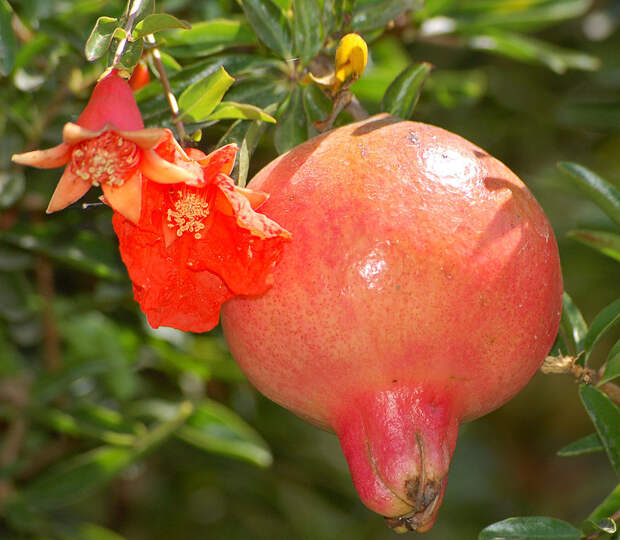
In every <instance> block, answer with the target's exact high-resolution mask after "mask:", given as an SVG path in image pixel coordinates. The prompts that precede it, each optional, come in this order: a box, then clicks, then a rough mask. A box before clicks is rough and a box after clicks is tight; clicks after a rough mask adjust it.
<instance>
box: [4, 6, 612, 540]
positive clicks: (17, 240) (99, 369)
mask: <svg viewBox="0 0 620 540" xmlns="http://www.w3.org/2000/svg"><path fill="white" fill-rule="evenodd" d="M268 3H269V5H270V6H272V7H274V6H276V7H277V6H279V8H282V9H283V10H284V12H285V13H289V11H290V9H291V5H292V4H291V2H290V1H289V0H278V1H277V3H271V2H268ZM308 3H309V2H296V3H295V5H296V6H298V8H296V9H297V10H298V11H296V13H298V12H301V11H302V9H303V6H305V5H307V4H308ZM260 4H261V3H260V2H259V1H258V0H253V1H248V2H243V6H242V5H241V4H238V3H235V2H232V1H227V0H219V1H212V2H201V3H197V2H191V1H189V0H167V1H162V2H161V3H160V4H158V6H157V10H158V11H162V10H165V11H166V12H167V13H171V14H174V15H175V16H177V17H179V18H181V19H184V20H187V21H189V22H190V23H192V25H193V26H194V28H198V29H199V30H196V32H195V33H194V34H185V36H187V35H190V37H184V34H183V32H184V31H183V30H172V31H167V32H162V33H161V34H158V39H160V41H161V48H162V51H163V52H164V53H165V58H164V59H165V61H166V66H167V69H168V71H169V75H170V76H171V82H172V84H173V89H175V91H177V94H178V92H180V91H182V90H183V89H184V88H185V87H187V86H188V84H189V83H191V82H196V81H197V80H199V79H201V78H202V77H204V76H205V75H208V74H209V73H212V72H213V71H214V69H215V68H216V67H218V66H219V65H224V66H225V67H226V69H227V70H228V71H229V72H230V73H231V75H233V76H234V77H235V78H236V82H235V83H234V84H233V86H232V87H231V89H230V90H229V92H228V93H227V94H226V96H225V99H226V100H230V101H238V102H243V103H250V104H253V105H256V106H258V107H261V108H263V109H266V110H267V111H268V112H270V113H271V114H273V115H275V116H277V117H278V120H279V122H278V124H277V125H276V127H275V128H274V127H269V126H267V125H266V124H259V123H258V122H256V121H251V120H245V121H239V122H233V121H231V120H225V121H220V122H214V121H212V120H208V119H206V118H205V119H203V121H198V122H196V123H195V125H193V126H191V127H192V130H190V131H193V130H195V129H201V130H202V139H201V140H200V142H199V143H198V145H199V146H200V147H201V148H203V149H205V150H209V149H211V148H213V147H214V146H215V145H216V144H218V143H219V142H221V141H228V140H236V141H239V142H243V141H244V140H245V141H246V143H247V144H246V146H249V148H250V150H252V149H253V148H254V147H256V150H255V152H254V154H253V155H251V160H250V169H249V176H248V177H249V178H250V177H251V176H252V175H253V174H254V173H255V172H256V171H258V170H259V169H260V167H261V166H262V165H264V164H265V163H267V162H268V161H270V160H271V159H273V158H274V157H275V156H276V155H277V153H278V152H282V151H284V150H286V149H287V148H288V147H289V146H290V145H292V144H295V143H297V142H300V141H301V140H304V139H306V138H307V137H308V136H311V135H312V134H314V133H315V132H314V128H313V127H312V125H311V121H312V120H317V119H320V114H321V113H324V112H325V111H328V110H329V101H328V100H327V98H326V97H325V96H324V95H323V94H316V92H315V91H316V88H314V87H312V89H310V90H308V88H309V87H306V86H304V85H301V84H300V82H299V79H300V78H301V74H302V72H301V71H295V70H294V68H293V71H291V68H290V63H289V64H286V63H285V62H282V60H280V59H279V58H278V51H277V50H276V49H277V48H278V46H277V45H276V46H275V48H274V46H270V45H269V37H268V35H269V34H273V29H269V28H268V29H267V30H263V31H262V33H261V31H260V27H259V30H258V31H257V33H258V34H259V38H258V39H257V37H256V36H255V35H254V33H253V31H252V30H251V28H250V26H249V25H248V23H247V22H246V21H247V18H249V19H250V20H251V21H253V19H252V17H253V13H254V12H253V9H254V7H255V6H259V5H260ZM344 4H345V8H346V2H345V3H344ZM357 4H358V5H357V6H356V7H355V9H354V11H353V12H352V13H353V14H354V16H353V18H352V19H351V18H347V16H343V18H342V19H341V20H340V21H339V20H338V17H335V16H329V13H330V12H328V16H326V17H325V18H324V19H323V21H324V24H323V26H322V29H323V30H322V31H323V33H322V35H321V36H319V37H320V38H321V42H322V44H323V46H322V47H321V42H320V43H319V45H318V48H317V49H316V50H315V51H310V52H311V54H309V55H308V59H310V58H312V57H314V55H315V54H316V52H317V51H318V50H319V48H320V49H321V51H322V54H324V55H325V58H328V59H329V58H331V55H333V51H334V49H335V45H336V43H337V38H338V37H340V35H341V34H342V32H341V30H342V29H343V28H344V27H345V26H346V25H347V23H348V24H349V26H350V28H352V29H357V30H358V31H360V32H362V34H363V35H364V36H365V37H366V38H367V40H368V42H369V44H370V60H369V64H368V67H367V69H366V71H365V73H364V75H363V76H362V78H361V79H360V80H359V81H358V82H357V83H355V85H354V86H353V88H352V90H353V93H354V94H355V95H356V96H357V98H358V99H359V101H360V103H361V105H362V106H363V107H364V108H365V109H366V110H367V111H369V112H370V113H375V112H379V111H380V110H381V100H382V97H383V95H384V92H385V90H386V88H387V87H388V85H389V84H390V82H391V81H392V80H393V79H394V78H395V77H396V76H397V75H398V74H399V73H400V72H401V71H402V70H403V69H404V68H406V67H407V66H408V65H410V64H411V63H412V62H423V61H425V62H430V63H432V64H433V65H434V66H435V69H434V71H433V72H432V74H431V75H430V77H429V79H428V80H427V82H426V84H425V86H424V89H423V91H422V94H421V97H420V100H419V103H418V105H417V107H416V109H415V111H414V119H415V120H418V121H422V122H428V123H432V124H436V125H439V126H441V127H444V128H446V129H448V130H450V131H454V132H456V133H459V134H460V135H462V136H464V137H465V138H467V139H470V140H472V141H473V142H475V143H476V144H478V145H480V146H482V147H483V148H485V149H486V150H487V151H489V152H490V153H491V154H493V155H494V156H496V157H497V158H499V159H501V160H502V161H504V162H505V163H507V164H508V165H509V166H510V167H511V168H512V169H513V170H514V171H515V172H516V173H517V174H518V175H519V176H520V177H521V178H522V179H523V180H524V181H525V183H526V184H527V185H528V187H529V188H530V189H531V190H532V191H533V192H534V194H535V195H536V197H537V198H538V200H539V202H540V204H541V205H542V207H543V208H544V209H545V211H546V213H547V215H548V216H549V218H550V221H551V223H552V224H553V227H554V230H555V232H556V235H557V238H558V243H559V247H560V253H561V258H562V264H563V272H564V279H565V288H566V291H567V292H568V293H569V294H570V295H571V296H572V298H573V300H574V301H575V303H576V305H578V306H579V308H580V309H581V311H582V312H583V315H584V317H585V319H586V320H587V321H588V322H590V321H592V319H593V318H594V317H595V315H596V314H597V313H598V312H599V311H600V310H601V309H602V308H603V307H604V306H606V305H608V304H609V303H610V302H612V301H613V300H614V299H616V298H618V297H619V296H620V279H619V276H620V273H619V267H618V261H617V260H614V259H613V258H609V257H605V256H604V255H602V254H600V253H598V252H597V251H595V250H593V249H591V248H590V247H587V246H585V245H583V244H581V243H579V242H577V241H576V240H575V239H574V238H568V237H567V233H568V232H569V231H571V230H574V229H583V228H589V229H596V230H606V231H614V230H617V228H616V229H615V228H614V223H613V222H612V221H611V220H610V219H609V218H608V217H607V216H606V215H605V213H603V212H602V211H601V210H600V209H599V208H598V207H597V205H596V204H594V203H593V202H591V201H590V200H589V199H588V198H587V197H585V196H584V195H583V193H582V191H580V190H579V189H577V188H576V187H575V185H574V183H572V182H571V181H570V180H569V178H568V176H567V175H566V174H565V173H563V172H561V171H560V170H559V169H558V168H557V167H556V162H558V161H573V162H578V163H581V164H583V165H585V166H586V167H588V168H589V169H592V170H595V171H597V173H599V174H600V175H601V176H602V177H604V178H606V179H607V180H608V181H609V182H611V183H612V184H613V183H615V184H616V185H618V181H619V179H620V160H619V157H618V156H619V155H620V54H618V53H619V52H620V3H619V2H617V1H597V2H591V1H580V0H564V1H553V0H529V1H526V2H517V1H499V0H497V1H494V0H475V1H468V2H465V1H462V2H457V1H452V0H435V1H431V0H429V1H428V2H427V3H426V7H425V8H424V9H423V10H418V11H413V12H405V13H400V11H401V10H400V9H396V11H395V15H394V16H395V17H396V20H395V22H393V23H389V24H388V20H380V19H379V20H378V21H376V23H377V24H378V27H373V24H371V23H368V22H367V21H368V20H369V19H370V20H372V19H373V17H370V18H364V17H363V16H362V15H363V14H364V13H365V11H364V10H368V9H370V8H373V6H375V4H377V2H372V1H370V0H360V1H358V2H357ZM401 4H402V6H405V7H407V6H408V7H411V8H418V7H420V6H419V5H418V3H417V2H415V1H412V2H401ZM316 5H317V6H323V8H324V9H326V10H328V8H329V6H330V5H331V4H330V2H329V0H324V2H319V3H318V4H316ZM394 5H395V2H384V3H383V4H381V12H382V13H384V12H386V11H387V10H388V9H389V8H391V7H393V6H394ZM293 7H294V6H293ZM124 8H125V6H124V5H121V4H120V3H119V2H104V1H98V0H80V1H77V0H76V1H70V0H67V1H59V2H49V1H47V0H31V1H19V0H15V1H11V2H10V5H9V3H7V2H6V1H5V0H0V28H1V29H2V32H0V36H1V37H2V43H0V70H1V71H2V72H3V77H2V78H0V102H1V103H2V104H3V105H2V109H1V112H0V149H1V150H0V165H1V169H0V430H1V433H2V441H1V446H0V513H1V515H2V516H3V519H2V521H0V537H2V538H21V537H24V538H63V539H72V540H78V539H79V540H113V539H118V538H127V539H136V540H141V539H157V538H161V539H164V538H166V539H167V538H178V539H187V540H191V539H203V538H213V539H218V540H219V539H228V538H231V539H238V538H256V539H263V538H264V539H270V540H271V539H277V538H282V539H284V538H304V539H315V538H316V539H321V540H324V539H331V538H333V539H336V538H338V539H371V538H372V539H379V538H393V533H392V532H390V531H389V530H388V529H387V528H386V527H385V526H384V524H383V521H382V519H381V518H380V517H378V516H376V515H374V514H373V513H371V512H370V511H368V510H366V509H365V508H364V507H363V505H362V504H361V503H360V502H359V500H358V498H357V496H356V494H355V491H354V489H353V487H352V484H351V481H350V477H349V473H348V470H347V466H346V463H345V460H344V458H343V456H342V454H341V452H340V449H339V446H338V441H337V439H336V437H335V436H333V435H331V434H328V433H324V432H322V431H319V430H317V429H315V428H313V427H311V426H309V425H307V424H306V423H304V422H303V421H301V420H299V419H297V418H296V417H294V416H292V415H291V414H290V413H288V412H287V411H285V410H284V409H282V408H280V407H278V406H276V405H274V404H273V403H271V402H269V401H267V400H266V399H265V398H263V397H262V396H260V395H259V394H258V393H257V392H256V391H255V390H254V389H252V388H251V387H250V385H249V384H248V383H247V382H246V381H245V379H244V377H243V375H242V374H241V373H240V372H239V370H238V368H237V367H236V366H235V364H234V362H233V360H232V359H231V358H230V355H229V353H228V351H227V348H226V344H225V342H224V341H223V338H222V336H221V333H220V331H219V329H215V330H214V331H212V332H210V333H208V334H202V335H189V334H183V333H181V332H178V331H174V330H170V329H160V330H158V331H153V330H152V329H150V328H149V327H148V325H147V324H146V322H145V319H144V317H143V316H142V314H141V313H140V311H139V309H138V308H137V305H136V304H135V303H134V302H133V299H132V292H131V284H130V282H129V281H128V279H127V276H126V273H125V270H124V268H123V266H122V264H121V262H120V258H119V256H118V253H117V246H116V240H115V237H114V235H113V232H112V229H111V225H110V217H111V216H110V213H111V212H110V210H109V209H108V208H106V207H105V206H92V207H89V208H88V209H86V210H84V209H82V208H81V205H80V204H76V205H74V206H73V207H71V208H69V209H67V210H65V211H64V212H62V213H59V214H54V215H51V216H46V215H45V214H44V210H45V207H46V204H47V201H48V200H49V197H50V195H51V192H52V190H53V188H54V186H55V184H56V181H57V179H58V178H59V175H60V171H59V170H52V171H40V170H34V169H29V170H23V169H22V168H18V167H15V166H13V165H11V163H10V156H11V154H12V153H15V152H21V151H24V150H28V149H33V148H40V147H49V146H53V145H55V144H58V143H59V142H60V133H61V130H62V125H63V124H64V123H65V122H67V121H71V120H75V119H76V117H77V115H78V114H79V111H80V110H81V109H82V107H83V106H84V104H85V100H86V99H87V97H88V95H89V91H90V89H91V87H92V84H93V83H94V81H95V80H96V78H97V77H98V76H99V74H100V73H101V71H102V70H103V69H104V68H105V65H106V58H103V59H101V60H98V61H95V62H93V63H87V62H86V60H85V59H84V52H83V51H84V44H85V42H86V40H87V38H88V37H89V34H90V32H91V30H92V28H93V26H94V24H95V22H96V20H97V18H98V17H99V16H104V15H105V16H110V17H120V16H121V15H122V13H123V10H124ZM244 8H245V11H244ZM279 8H278V9H279ZM11 10H13V11H11ZM345 11H346V10H345ZM371 13H372V12H371ZM355 14H357V15H355ZM360 14H361V15H360ZM345 15H346V14H345ZM246 17H247V18H246ZM216 18H225V19H229V20H233V21H237V23H239V28H238V30H237V31H236V33H235V34H234V36H233V37H230V35H229V34H227V35H228V37H223V36H224V32H223V31H221V29H220V30H218V28H216V27H214V26H211V27H206V29H205V30H200V25H199V24H198V23H200V21H210V20H213V19H216ZM327 20H330V21H332V22H331V23H330V24H332V25H333V28H331V29H329V28H328V26H329V25H328V24H327V23H326V22H325V21H327ZM339 22H340V25H338V23H339ZM253 23H254V26H255V31H256V28H257V23H256V21H253ZM356 25H357V26H356ZM442 25H443V26H442ZM294 29H296V27H294ZM218 32H220V33H218ZM295 35H296V34H295V32H293V33H292V34H291V36H292V37H291V40H292V39H293V38H294V37H295ZM266 36H267V37H266ZM263 43H265V44H267V46H265V45H263ZM291 47H293V45H291ZM168 55H169V56H168ZM287 65H288V67H287ZM312 65H313V64H311V66H312ZM137 97H138V102H139V104H140V107H141V109H142V111H143V113H144V116H145V120H146V122H147V124H153V125H155V124H160V123H163V124H164V125H171V122H170V115H169V112H168V110H167V105H166V103H165V101H164V100H163V97H162V95H161V91H160V88H159V85H158V83H157V82H154V83H152V84H151V86H150V87H147V88H145V89H143V90H141V91H140V92H139V93H138V95H137ZM315 105H316V106H315ZM317 115H319V116H318V117H317ZM348 121H351V116H349V115H348V113H347V112H344V113H342V114H341V115H340V116H339V118H338V120H337V122H338V123H344V122H348ZM263 130H266V131H264V132H263ZM257 133H258V135H262V136H260V137H257V136H256V134H257ZM250 154H251V152H248V155H247V156H246V157H250ZM238 173H239V171H238V169H237V170H236V171H235V174H238ZM242 176H243V174H242ZM88 197H90V202H95V203H96V202H97V200H96V194H95V193H90V194H89V195H88ZM464 309H466V306H464ZM614 338H615V339H614ZM617 339H618V334H617V332H616V334H614V333H613V332H611V333H609V334H607V336H606V337H605V338H604V339H603V340H602V341H601V342H600V343H599V344H598V345H597V348H596V349H595V350H594V354H593V356H592V360H591V365H592V366H593V367H598V366H600V365H601V364H602V362H603V361H604V359H605V357H606V355H607V352H608V350H609V348H610V347H611V346H612V345H613V343H614V342H615V340H617ZM563 352H565V353H567V352H569V351H563ZM190 404H193V407H194V409H193V410H190V406H191V405H190ZM592 431H593V428H592V424H591V423H590V419H589V418H588V415H587V413H586V412H585V410H584V409H583V407H582V405H581V403H580V401H579V398H578V395H577V385H576V384H575V382H574V380H573V379H572V378H571V377H569V376H544V375H542V374H538V375H536V377H535V378H534V380H533V381H532V383H531V384H530V385H529V386H528V387H527V388H526V389H525V390H524V391H523V392H522V393H521V394H520V395H519V396H517V397H516V398H515V399H514V400H513V401H511V402H510V403H508V404H507V405H505V406H504V407H502V408H501V409H499V410H498V411H496V412H494V413H492V414H490V415H488V416H487V417H485V418H482V419H480V420H477V421H475V422H474V423H472V424H468V425H465V426H463V427H462V429H461V432H460V436H459V442H458V445H457V449H456V453H455V456H454V459H453V465H452V471H451V474H450V481H449V483H448V489H447V493H446V498H445V501H444V504H443V507H442V509H441V511H440V513H439V518H438V522H437V524H436V526H435V528H434V529H433V530H432V531H431V532H430V533H428V534H427V535H426V537H427V538H428V539H429V540H430V539H446V538H463V539H466V538H475V537H476V536H477V535H478V533H479V531H480V530H481V529H482V528H483V527H485V526H486V525H488V524H489V523H492V522H493V521H498V520H501V519H504V518H506V517H508V516H513V515H549V516H554V517H557V518H560V519H564V520H566V521H569V522H572V523H573V524H576V525H578V524H579V523H580V522H581V521H582V520H583V519H585V518H586V517H587V516H588V515H589V514H590V512H591V510H592V509H593V508H594V507H595V506H596V505H597V504H599V503H600V501H601V500H602V499H603V498H604V497H606V496H607V495H608V494H609V493H610V491H612V489H613V488H614V487H615V485H616V484H617V478H615V476H614V474H613V470H612V469H611V468H610V465H609V462H608V460H607V459H606V457H605V454H604V453H602V452H599V453H593V454H589V455H584V456H579V457H572V458H568V457H559V456H557V455H556V451H557V450H558V449H559V448H560V447H562V446H564V445H566V444H568V443H569V442H571V441H573V440H575V439H578V438H580V437H582V436H584V435H587V434H589V433H591V432H592ZM619 506H620V505H619ZM117 535H118V536H117Z"/></svg>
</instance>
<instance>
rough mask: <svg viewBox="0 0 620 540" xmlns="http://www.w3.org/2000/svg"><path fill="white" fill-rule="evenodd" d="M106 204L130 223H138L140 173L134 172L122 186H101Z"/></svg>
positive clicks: (140, 202)
mask: <svg viewBox="0 0 620 540" xmlns="http://www.w3.org/2000/svg"><path fill="white" fill-rule="evenodd" d="M101 189H102V190H103V194H104V196H105V201H106V203H107V204H108V205H109V206H111V207H112V208H113V209H114V210H115V211H116V212H118V213H120V214H122V215H123V216H125V217H126V218H127V219H128V220H129V221H131V222H132V223H135V224H137V223H138V222H139V221H140V209H141V207H142V173H141V172H140V171H139V170H136V171H135V172H134V174H133V175H132V176H131V177H130V178H128V179H127V180H126V181H125V183H124V184H123V185H122V186H111V185H109V184H101Z"/></svg>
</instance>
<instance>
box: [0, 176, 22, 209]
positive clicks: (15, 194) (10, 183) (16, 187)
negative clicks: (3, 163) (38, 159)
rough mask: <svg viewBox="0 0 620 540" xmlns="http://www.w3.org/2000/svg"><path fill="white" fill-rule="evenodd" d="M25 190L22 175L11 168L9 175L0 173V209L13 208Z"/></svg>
mask: <svg viewBox="0 0 620 540" xmlns="http://www.w3.org/2000/svg"><path fill="white" fill-rule="evenodd" d="M25 190H26V182H25V180H24V174H23V172H22V171H21V170H20V169H16V168H13V169H12V170H11V172H10V173H5V172H0V209H3V208H10V207H11V206H13V205H14V204H15V203H16V202H17V201H18V200H19V199H21V197H22V195H23V194H24V192H25Z"/></svg>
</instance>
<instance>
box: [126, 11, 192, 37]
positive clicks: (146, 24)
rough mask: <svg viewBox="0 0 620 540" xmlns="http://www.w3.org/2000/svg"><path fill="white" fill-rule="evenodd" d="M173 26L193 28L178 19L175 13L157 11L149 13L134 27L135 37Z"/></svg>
mask: <svg viewBox="0 0 620 540" xmlns="http://www.w3.org/2000/svg"><path fill="white" fill-rule="evenodd" d="M172 28H185V29H186V30H188V29H190V28H191V25H190V24H189V23H188V22H186V21H182V20H181V19H177V18H176V17H175V16H174V15H170V14H168V13H155V14H153V15H148V16H146V17H145V18H144V19H142V20H141V21H140V22H139V23H138V24H136V26H135V27H134V29H133V34H132V35H133V37H134V39H138V38H142V37H144V36H148V35H149V34H154V33H155V32H161V31H162V30H170V29H172Z"/></svg>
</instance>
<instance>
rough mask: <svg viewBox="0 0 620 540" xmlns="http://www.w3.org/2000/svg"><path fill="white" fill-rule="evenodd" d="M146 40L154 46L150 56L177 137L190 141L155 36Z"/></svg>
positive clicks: (147, 37) (182, 141)
mask: <svg viewBox="0 0 620 540" xmlns="http://www.w3.org/2000/svg"><path fill="white" fill-rule="evenodd" d="M145 39H146V41H147V43H149V44H150V45H152V47H151V50H150V54H151V56H152V57H153V63H154V64H155V67H156V68H157V73H158V74H159V80H160V81H161V85H162V86H163V87H164V93H165V94H166V99H167V100H168V106H169V107H170V112H171V114H172V123H173V124H174V127H175V128H176V130H177V135H178V136H179V138H180V139H181V143H184V142H185V141H186V140H187V139H188V136H187V133H186V132H185V127H184V126H183V122H181V119H180V118H179V104H178V103H177V98H176V97H174V94H173V93H172V88H171V87H170V81H169V80H168V74H167V73H166V68H165V67H164V63H163V62H162V60H161V53H160V52H159V48H158V47H157V45H156V43H157V42H156V41H155V36H153V34H149V35H148V36H146V38H145Z"/></svg>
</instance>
